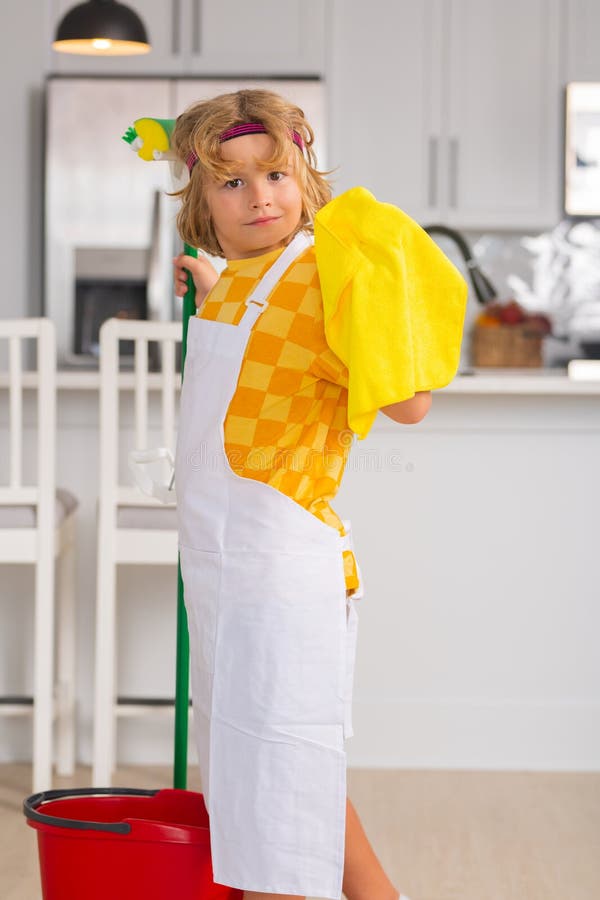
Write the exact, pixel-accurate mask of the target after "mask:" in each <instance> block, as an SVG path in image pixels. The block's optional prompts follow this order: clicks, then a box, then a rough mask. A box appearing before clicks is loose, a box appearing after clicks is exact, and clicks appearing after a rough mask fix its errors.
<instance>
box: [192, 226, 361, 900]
mask: <svg viewBox="0 0 600 900" xmlns="http://www.w3.org/2000/svg"><path fill="white" fill-rule="evenodd" d="M310 243H311V239H310V238H308V237H306V236H305V235H303V234H298V235H297V236H296V237H295V238H294V240H293V241H292V242H291V243H290V244H289V245H288V246H287V247H286V249H285V250H284V251H283V253H282V254H281V255H280V256H279V257H278V258H277V260H276V261H275V263H274V264H273V265H272V266H271V268H270V269H269V270H268V272H267V273H266V274H265V276H264V277H263V279H262V280H261V282H260V283H259V285H258V286H257V287H256V289H255V291H254V293H253V294H252V295H251V296H250V297H249V298H248V299H247V301H246V310H245V313H244V316H243V318H242V320H241V321H240V323H239V324H238V325H229V324H225V323H221V322H214V321H211V320H208V319H201V318H198V317H192V318H191V319H190V320H189V328H188V343H187V356H186V363H185V379H184V384H183V390H182V396H181V408H180V420H179V437H178V446H177V454H176V475H175V479H176V485H177V497H178V518H179V545H180V553H181V570H182V576H183V582H184V589H185V592H184V595H185V605H186V609H187V615H188V622H189V633H190V659H191V679H192V698H193V707H194V732H195V738H196V744H197V749H198V757H199V765H200V772H201V777H202V789H203V794H204V799H205V802H206V806H207V810H208V814H209V819H210V840H211V852H212V865H213V873H214V880H215V881H216V882H217V883H219V884H225V885H229V886H231V887H236V888H240V889H243V890H250V891H260V892H265V893H267V892H269V893H281V894H300V895H302V896H304V897H307V896H312V897H319V898H332V900H339V898H340V897H341V891H342V874H343V865H344V838H345V822H346V752H345V750H344V739H345V738H346V737H349V736H350V735H351V734H352V722H351V703H352V682H353V671H354V658H355V645H356V633H357V623H358V620H357V612H356V607H355V602H354V598H355V597H356V598H358V597H359V596H362V591H360V592H355V594H354V595H353V596H352V597H349V598H346V587H345V579H344V567H343V557H342V551H343V549H346V548H351V538H350V534H349V527H348V525H349V523H344V525H345V526H346V531H347V534H346V536H345V537H342V536H341V535H340V534H339V532H338V531H337V530H336V529H334V528H332V527H331V526H329V525H326V524H325V523H324V522H322V521H321V520H320V519H318V518H316V516H314V515H312V513H310V512H308V510H306V509H305V508H304V507H302V506H301V505H300V504H299V503H296V502H295V501H294V500H292V499H291V498H290V497H288V496H286V495H285V494H283V493H281V492H280V491H278V490H277V489H276V488H273V487H272V486H270V485H267V484H264V483H262V482H260V481H255V480H253V479H249V478H244V477H241V476H239V475H237V474H235V473H234V472H233V470H232V469H231V467H230V465H229V461H228V459H227V456H226V453H225V449H224V439H223V423H224V420H225V417H226V414H227V410H228V407H229V403H230V400H231V398H232V396H233V394H234V392H235V390H236V386H237V381H238V376H239V372H240V368H241V365H242V361H243V357H244V352H245V349H246V345H247V343H248V340H249V337H250V331H251V328H252V326H253V325H254V323H255V322H256V320H257V319H258V317H259V316H260V314H261V313H262V312H263V310H264V309H265V308H266V306H267V298H268V296H269V295H270V293H271V291H272V290H273V287H274V286H275V284H276V282H277V281H278V280H279V278H280V277H281V276H282V275H283V273H284V272H285V271H286V269H287V268H289V266H290V264H291V263H292V262H293V260H294V259H295V257H296V256H297V255H298V254H299V253H301V252H302V251H303V250H304V249H305V248H306V247H307V246H309V244H310Z"/></svg>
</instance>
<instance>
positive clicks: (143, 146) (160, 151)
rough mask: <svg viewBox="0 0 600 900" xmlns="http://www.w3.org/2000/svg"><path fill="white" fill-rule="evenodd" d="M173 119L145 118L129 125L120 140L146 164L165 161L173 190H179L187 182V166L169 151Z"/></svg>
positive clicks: (173, 124) (173, 125) (173, 126)
mask: <svg viewBox="0 0 600 900" xmlns="http://www.w3.org/2000/svg"><path fill="white" fill-rule="evenodd" d="M174 128H175V119H153V118H150V117H149V116H145V117H144V118H142V119H136V120H135V122H134V123H133V125H130V126H129V128H128V129H127V131H126V132H125V134H124V135H123V136H122V139H123V140H124V141H125V143H127V144H129V146H130V147H131V149H132V150H133V151H134V153H137V155H138V156H139V158H140V159H143V160H145V161H146V162H157V161H161V160H165V161H166V162H168V163H169V168H170V170H171V178H172V181H173V185H174V188H175V190H180V189H181V188H182V187H183V186H184V185H185V184H186V183H187V181H188V178H189V173H188V170H187V166H186V165H185V164H184V163H183V162H182V160H180V159H179V158H178V157H177V156H175V154H174V153H173V151H172V150H171V135H172V134H173V129H174Z"/></svg>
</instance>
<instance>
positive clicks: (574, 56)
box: [565, 0, 600, 81]
mask: <svg viewBox="0 0 600 900" xmlns="http://www.w3.org/2000/svg"><path fill="white" fill-rule="evenodd" d="M565 2H566V65H565V76H566V80H567V81H600V53H599V52H598V50H599V48H600V4H599V3H598V0H565Z"/></svg>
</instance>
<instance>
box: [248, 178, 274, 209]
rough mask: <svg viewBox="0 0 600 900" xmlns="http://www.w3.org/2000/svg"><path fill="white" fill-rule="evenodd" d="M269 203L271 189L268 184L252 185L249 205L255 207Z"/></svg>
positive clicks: (268, 204)
mask: <svg viewBox="0 0 600 900" xmlns="http://www.w3.org/2000/svg"><path fill="white" fill-rule="evenodd" d="M270 205H271V191H270V189H269V186H268V185H266V184H264V183H262V184H257V185H254V186H253V187H252V188H251V190H250V206H251V207H252V208H253V209H255V208H256V207H257V206H270Z"/></svg>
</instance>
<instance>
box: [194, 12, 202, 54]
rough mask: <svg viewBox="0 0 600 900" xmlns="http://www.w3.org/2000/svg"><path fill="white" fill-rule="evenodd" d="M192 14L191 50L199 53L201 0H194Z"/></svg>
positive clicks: (200, 45) (200, 46) (200, 42)
mask: <svg viewBox="0 0 600 900" xmlns="http://www.w3.org/2000/svg"><path fill="white" fill-rule="evenodd" d="M192 16H193V18H192V52H193V53H195V54H199V53H200V52H201V48H202V40H201V38H202V0H194V5H193V8H192Z"/></svg>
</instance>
